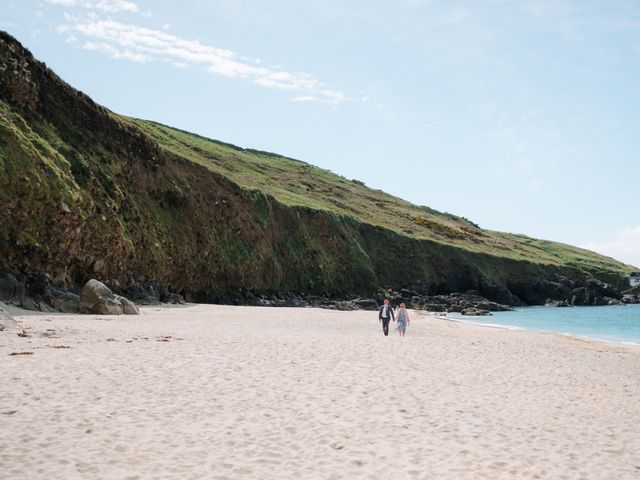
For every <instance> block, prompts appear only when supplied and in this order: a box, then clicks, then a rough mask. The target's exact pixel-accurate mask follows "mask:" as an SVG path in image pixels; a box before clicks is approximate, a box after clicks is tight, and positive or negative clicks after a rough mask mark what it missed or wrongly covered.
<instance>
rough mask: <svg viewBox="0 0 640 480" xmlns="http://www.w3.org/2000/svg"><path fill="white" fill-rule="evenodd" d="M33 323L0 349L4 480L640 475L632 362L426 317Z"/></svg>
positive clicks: (250, 313)
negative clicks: (403, 324)
mask: <svg viewBox="0 0 640 480" xmlns="http://www.w3.org/2000/svg"><path fill="white" fill-rule="evenodd" d="M25 313H27V312H24V311H20V310H14V314H16V315H19V316H16V319H17V320H18V321H19V324H20V328H21V329H24V332H25V334H26V336H19V335H18V333H19V332H20V331H19V330H18V331H15V330H14V331H5V332H0V369H1V372H2V383H1V384H0V477H2V478H3V479H4V478H6V479H12V480H27V479H29V480H35V479H48V480H53V479H65V480H69V479H85V478H87V479H156V478H157V479H185V480H186V479H219V480H222V479H238V478H250V479H352V478H367V479H409V478H416V479H440V478H444V479H482V478H488V479H511V478H541V479H637V478H640V427H639V425H640V400H639V399H640V351H639V350H638V349H637V348H634V347H631V346H623V345H614V344H606V343H600V342H596V341H588V340H583V339H579V338H574V337H567V336H562V335H555V334H536V333H528V332H520V331H510V330H504V329H494V328H487V327H479V326H473V325H467V324H462V323H456V322H450V321H445V320H441V319H437V318H432V317H428V316H426V315H418V314H414V315H413V323H412V325H411V326H410V327H409V330H408V333H407V337H405V338H400V337H399V336H397V334H395V332H394V333H393V334H392V335H391V336H390V337H383V336H382V333H381V328H380V327H379V323H378V321H377V316H376V312H364V311H356V312H337V311H330V310H321V309H296V308H258V307H231V306H214V305H188V306H184V307H145V308H143V309H142V315H140V316H126V317H125V316H122V317H116V316H95V315H84V316H81V315H58V314H29V315H25ZM412 313H413V312H412ZM26 352H31V354H22V355H13V354H15V353H26Z"/></svg>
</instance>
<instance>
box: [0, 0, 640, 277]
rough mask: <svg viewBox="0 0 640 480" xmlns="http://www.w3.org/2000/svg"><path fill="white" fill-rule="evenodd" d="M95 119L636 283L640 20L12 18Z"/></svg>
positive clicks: (407, 2)
mask: <svg viewBox="0 0 640 480" xmlns="http://www.w3.org/2000/svg"><path fill="white" fill-rule="evenodd" d="M0 29H4V30H6V31H8V32H9V33H11V34H13V35H14V36H16V37H17V38H18V39H19V40H20V41H21V42H22V43H23V44H24V45H25V46H26V47H28V48H29V49H30V50H31V51H32V52H33V53H34V55H36V57H38V58H39V59H40V60H42V61H44V62H46V63H47V65H48V66H49V67H51V68H52V69H53V70H54V71H55V72H56V73H58V74H59V75H60V76H61V77H62V78H63V79H64V80H66V81H67V82H69V83H70V84H71V85H73V86H74V87H76V88H78V89H80V90H82V91H84V92H85V93H87V94H88V95H90V96H91V97H92V98H94V99H95V100H96V101H97V102H99V103H101V104H103V105H105V106H107V107H108V108H110V109H112V110H114V111H116V112H118V113H123V114H127V115H132V116H136V117H140V118H147V119H153V120H157V121H160V122H162V123H166V124H169V125H172V126H175V127H179V128H182V129H186V130H189V131H192V132H196V133H199V134H202V135H205V136H208V137H211V138H215V139H220V140H224V141H228V142H231V143H235V144H237V145H240V146H243V147H252V148H258V149H263V150H268V151H273V152H277V153H281V154H284V155H288V156H291V157H294V158H298V159H301V160H304V161H307V162H309V163H312V164H315V165H318V166H320V167H323V168H327V169H330V170H332V171H334V172H336V173H339V174H341V175H343V176H345V177H348V178H357V179H360V180H363V181H365V182H366V183H367V185H369V186H371V187H374V188H380V189H383V190H385V191H387V192H389V193H392V194H394V195H397V196H400V197H403V198H405V199H408V200H410V201H412V202H414V203H416V204H421V205H429V206H430V207H433V208H436V209H438V210H441V211H447V212H451V213H455V214H458V215H461V216H465V217H467V218H470V219H471V220H473V221H475V222H477V223H478V224H480V225H481V226H482V227H484V228H490V229H495V230H502V231H509V232H516V233H525V234H528V235H532V236H535V237H539V238H546V239H551V240H557V241H562V242H566V243H570V244H574V245H580V246H586V247H588V248H590V249H592V250H596V251H600V252H602V253H605V254H608V255H611V256H614V257H616V258H618V259H621V260H624V261H626V262H629V263H632V264H635V265H636V266H638V267H640V214H639V213H638V212H639V211H640V210H639V209H638V208H637V205H638V199H639V198H640V185H639V180H640V173H639V170H638V161H639V160H640V158H639V153H640V135H639V134H638V131H639V130H640V129H639V127H640V120H639V118H640V117H639V112H640V89H639V88H638V85H640V2H637V1H600V2H593V1H569V0H567V1H563V0H557V1H547V0H522V1H510V0H477V1H467V2H464V1H437V0H395V1H380V0H369V1H366V2H365V1H348V0H343V1H334V0H323V1H321V2H320V1H307V0H298V1H293V0H279V1H275V0H274V1H268V0H262V1H258V0H235V1H231V0H211V1H183V2H169V1H153V2H151V1H145V0H41V1H34V2H30V1H13V2H12V1H8V2H7V1H5V2H3V4H2V6H0Z"/></svg>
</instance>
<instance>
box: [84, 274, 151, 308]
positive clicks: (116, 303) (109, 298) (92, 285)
mask: <svg viewBox="0 0 640 480" xmlns="http://www.w3.org/2000/svg"><path fill="white" fill-rule="evenodd" d="M80 313H97V314H98V315H122V314H126V315H139V314H140V310H139V309H138V307H136V305H135V304H134V303H133V302H131V301H130V300H128V299H126V298H125V297H121V296H120V295H115V294H114V293H113V292H112V291H111V289H109V287H107V286H106V285H105V284H104V283H102V282H99V281H98V280H95V279H91V280H89V281H88V282H87V283H86V284H85V285H84V287H82V293H81V294H80Z"/></svg>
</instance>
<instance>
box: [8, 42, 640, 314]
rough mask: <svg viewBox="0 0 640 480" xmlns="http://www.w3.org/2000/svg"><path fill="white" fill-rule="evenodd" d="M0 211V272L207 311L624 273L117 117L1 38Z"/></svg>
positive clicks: (531, 297)
mask: <svg viewBox="0 0 640 480" xmlns="http://www.w3.org/2000/svg"><path fill="white" fill-rule="evenodd" d="M0 203H1V205H2V208H1V209H0V224H1V225H2V227H3V228H2V229H1V230H0V267H1V268H5V269H8V270H10V271H14V272H23V273H24V274H25V275H26V276H27V277H28V278H33V277H34V276H36V275H37V274H38V273H40V272H48V273H51V274H52V275H54V276H56V277H57V278H58V279H59V280H60V281H63V282H65V283H67V284H78V283H82V282H83V281H84V280H86V279H87V278H88V277H90V276H97V277H99V278H101V279H103V280H106V281H107V282H108V283H110V284H111V285H121V286H123V287H125V286H128V285H132V284H134V283H136V282H141V281H146V280H151V279H153V280H157V281H160V282H162V283H164V284H165V285H167V286H168V287H170V288H172V289H174V290H177V291H180V292H184V293H187V294H192V295H193V296H195V298H200V299H202V300H215V299H216V298H220V296H223V295H226V294H228V293H229V292H238V293H239V294H241V293H242V292H246V291H253V292H259V291H281V292H297V293H317V294H323V295H348V294H351V293H371V292H373V291H375V290H376V289H377V288H379V287H381V286H383V287H394V288H401V287H404V286H412V287H415V288H418V289H420V290H421V291H422V292H424V293H445V292H449V291H460V290H466V289H479V290H480V291H482V292H484V293H486V294H487V295H489V296H490V297H493V298H499V299H502V300H505V301H508V300H509V295H510V291H512V292H514V293H516V294H517V295H518V296H520V297H521V298H522V299H524V300H525V301H531V302H538V301H539V299H540V298H542V300H544V298H543V297H544V295H551V296H553V295H554V291H555V290H554V289H553V288H551V289H550V288H548V285H557V284H559V283H562V282H566V281H569V282H574V283H575V282H578V283H579V282H582V281H584V279H585V278H586V277H587V276H588V275H589V274H594V275H597V276H599V277H600V278H603V279H604V278H606V279H607V280H608V281H611V282H613V283H616V282H618V283H620V282H621V279H622V278H623V277H622V274H623V273H624V272H626V271H627V270H628V269H629V267H627V266H625V265H623V264H621V263H619V262H616V261H614V260H612V259H608V258H605V257H602V256H599V255H596V254H593V253H591V252H586V251H584V250H580V249H577V248H574V247H569V246H565V245H561V244H556V243H553V242H544V241H540V240H534V239H530V238H527V237H522V236H517V235H509V234H502V233H498V232H490V231H485V230H481V229H480V228H478V227H477V226H475V225H474V224H473V223H471V222H469V221H468V220H465V219H462V218H459V217H455V216H453V215H448V214H442V213H439V212H436V211H434V210H432V209H429V208H427V207H418V206H414V205H411V204H410V203H408V202H406V201H403V200H401V199H398V198H395V197H392V196H390V195H387V194H385V193H384V192H380V191H377V190H372V189H369V188H367V187H366V186H364V185H363V184H362V183H361V182H358V181H354V180H352V181H350V180H347V179H344V178H342V177H339V176H337V175H334V174H332V173H331V172H328V171H325V170H322V169H318V168H316V167H313V166H311V165H308V164H305V163H303V162H299V161H296V160H291V159H287V158H284V157H281V156H279V155H274V154H269V153H265V152H259V151H255V150H246V149H241V148H238V147H234V146H232V145H228V144H224V143H221V142H216V141H213V140H209V139H206V138H203V137H200V136H197V135H193V134H189V133H186V132H182V131H180V130H176V129H172V128H169V127H165V126H163V125H159V124H157V123H153V122H148V121H142V120H136V119H130V118H126V117H121V116H118V115H115V114H113V113H112V112H109V111H108V110H106V109H105V108H103V107H100V106H99V105H96V104H95V103H94V102H93V101H91V99H89V98H88V97H87V96H86V95H84V94H82V93H81V92H78V91H76V90H74V89H73V88H71V87H69V86H68V85H66V84H65V83H64V82H62V81H61V80H60V79H59V78H58V77H57V76H56V75H55V74H54V73H53V72H51V71H50V70H49V69H48V68H47V67H46V66H45V65H44V64H42V63H40V62H37V61H35V60H34V59H33V57H32V56H31V54H30V53H29V52H28V51H26V50H25V49H24V48H23V47H22V46H21V45H20V44H19V43H18V42H17V41H15V40H14V39H13V38H11V37H10V36H8V35H6V34H0ZM536 282H537V283H536ZM540 282H543V284H541V283H540ZM544 282H547V283H544ZM545 285H546V286H545ZM554 288H555V287H554ZM538 290H540V292H538ZM536 292H537V293H536Z"/></svg>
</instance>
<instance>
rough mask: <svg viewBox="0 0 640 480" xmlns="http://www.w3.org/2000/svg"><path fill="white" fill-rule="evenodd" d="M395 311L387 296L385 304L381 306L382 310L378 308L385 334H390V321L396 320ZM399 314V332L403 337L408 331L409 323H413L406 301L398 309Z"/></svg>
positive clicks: (379, 318)
mask: <svg viewBox="0 0 640 480" xmlns="http://www.w3.org/2000/svg"><path fill="white" fill-rule="evenodd" d="M395 313H396V312H394V311H393V308H391V305H389V299H388V298H385V299H384V304H383V305H382V306H381V307H380V310H378V320H379V321H380V322H382V331H383V332H384V335H385V336H389V322H390V321H391V320H393V321H394V322H395V321H396V316H395ZM397 314H398V318H397V321H398V333H399V334H400V336H401V337H404V336H405V333H406V331H407V325H408V324H409V323H411V321H410V320H409V312H407V307H406V305H405V304H404V303H401V304H400V310H398V311H397Z"/></svg>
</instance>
